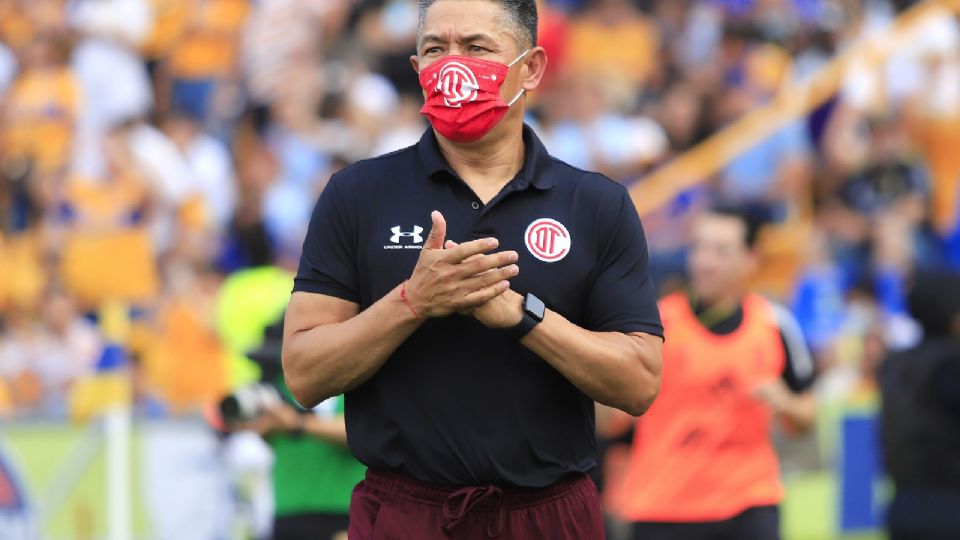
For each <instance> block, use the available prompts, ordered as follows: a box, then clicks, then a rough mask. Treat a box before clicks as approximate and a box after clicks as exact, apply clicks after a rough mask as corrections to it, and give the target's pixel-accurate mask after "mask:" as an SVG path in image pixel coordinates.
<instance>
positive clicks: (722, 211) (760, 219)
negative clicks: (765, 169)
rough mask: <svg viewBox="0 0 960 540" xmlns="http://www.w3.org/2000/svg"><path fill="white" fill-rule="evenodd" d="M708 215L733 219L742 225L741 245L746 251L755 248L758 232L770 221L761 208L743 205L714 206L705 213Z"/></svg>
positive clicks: (767, 213)
mask: <svg viewBox="0 0 960 540" xmlns="http://www.w3.org/2000/svg"><path fill="white" fill-rule="evenodd" d="M707 213H708V214H713V215H716V216H723V217H728V218H734V219H736V220H738V221H740V222H741V223H743V231H744V233H743V243H744V244H745V245H746V246H747V248H748V249H751V250H752V249H754V248H755V247H757V240H758V239H759V238H760V231H761V230H762V229H763V226H764V225H766V224H767V222H769V221H770V216H769V212H767V211H765V210H764V209H762V208H759V207H758V208H754V207H751V206H745V205H735V204H725V203H722V204H716V205H714V206H712V207H710V209H709V210H708V211H707Z"/></svg>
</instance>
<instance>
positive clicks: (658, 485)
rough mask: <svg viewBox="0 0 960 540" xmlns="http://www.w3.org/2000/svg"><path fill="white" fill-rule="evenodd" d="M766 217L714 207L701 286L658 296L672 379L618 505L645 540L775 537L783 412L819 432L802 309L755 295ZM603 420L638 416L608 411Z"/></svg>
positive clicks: (640, 440) (648, 422) (695, 271)
mask: <svg viewBox="0 0 960 540" xmlns="http://www.w3.org/2000/svg"><path fill="white" fill-rule="evenodd" d="M758 229H759V223H758V222H757V221H756V220H755V219H752V218H751V217H749V215H748V214H744V213H742V212H741V211H739V210H736V209H728V208H715V209H713V210H710V211H708V212H706V213H705V214H704V215H702V216H701V217H700V218H699V219H698V220H697V223H696V224H695V226H694V228H693V235H692V248H691V254H690V259H689V273H690V281H691V289H690V292H689V293H684V292H678V293H674V294H671V295H670V296H667V297H666V298H664V299H663V300H661V302H660V310H661V313H662V314H663V321H664V330H665V332H666V333H667V336H666V341H665V344H664V378H663V387H662V388H661V390H660V396H659V397H658V398H657V401H656V402H655V403H654V404H653V406H652V407H651V408H650V410H649V411H648V412H647V413H646V414H645V415H644V416H642V417H641V418H640V419H639V420H637V421H636V427H635V435H634V444H633V451H632V454H631V457H630V463H629V465H628V466H627V470H626V472H625V473H624V477H623V479H622V485H621V486H620V487H619V488H618V494H617V495H618V496H617V497H615V498H616V502H615V505H614V507H613V508H614V510H615V511H616V512H618V513H619V514H620V515H621V516H622V517H623V518H624V519H626V520H628V521H632V522H634V523H635V525H634V530H633V538H635V539H636V540H668V539H675V538H683V539H684V540H774V539H777V538H779V537H780V520H779V508H778V506H779V503H780V501H781V500H782V498H783V487H782V485H781V483H780V477H779V463H778V459H777V456H776V453H775V452H774V449H773V445H772V442H771V428H772V421H773V420H774V419H779V420H782V421H783V422H784V423H785V425H786V426H787V427H788V429H789V430H791V431H792V432H803V431H806V430H807V429H809V428H810V427H811V426H812V424H813V421H814V414H815V404H814V401H813V395H812V393H811V392H810V387H811V384H812V382H813V374H814V373H813V363H812V361H811V359H810V356H809V353H808V351H807V349H806V345H805V343H804V340H803V335H802V333H801V332H800V328H799V326H798V325H797V323H796V321H795V320H794V318H793V316H792V315H791V314H790V313H789V312H788V311H787V310H786V309H785V308H783V307H781V306H779V305H776V304H773V303H771V302H770V301H768V300H766V299H764V298H763V297H761V296H759V295H757V294H754V293H750V292H749V291H748V289H747V283H748V280H749V278H750V276H751V274H752V273H753V272H754V271H755V269H756V263H757V260H756V258H755V257H756V253H755V252H754V250H755V246H756V244H755V242H756V238H757V233H758ZM598 415H599V419H598V423H599V425H600V428H601V429H603V430H604V431H607V432H608V433H609V426H610V424H615V423H621V424H623V423H625V425H629V423H631V422H632V421H633V419H631V418H629V417H625V416H624V415H622V414H618V413H616V412H615V411H613V410H611V409H609V408H605V407H604V408H600V410H599V411H598Z"/></svg>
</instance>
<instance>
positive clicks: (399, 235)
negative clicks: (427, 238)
mask: <svg viewBox="0 0 960 540" xmlns="http://www.w3.org/2000/svg"><path fill="white" fill-rule="evenodd" d="M390 233H391V234H390V242H391V243H389V244H384V246H383V249H423V246H422V245H420V244H423V234H422V233H423V227H421V226H419V225H414V226H413V230H412V231H404V230H403V229H401V228H400V226H399V225H397V226H395V227H390Z"/></svg>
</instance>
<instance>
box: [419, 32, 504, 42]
mask: <svg viewBox="0 0 960 540" xmlns="http://www.w3.org/2000/svg"><path fill="white" fill-rule="evenodd" d="M457 41H459V42H460V43H471V42H474V41H488V42H491V43H492V42H494V39H493V36H491V35H490V34H483V33H477V34H469V35H466V36H463V37H461V38H459V39H458V40H457ZM427 42H432V43H446V42H447V39H446V38H445V37H444V36H441V35H439V34H424V35H423V37H422V38H421V39H420V43H421V44H424V43H427Z"/></svg>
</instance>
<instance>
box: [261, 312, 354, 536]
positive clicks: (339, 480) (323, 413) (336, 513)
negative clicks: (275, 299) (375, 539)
mask: <svg viewBox="0 0 960 540" xmlns="http://www.w3.org/2000/svg"><path fill="white" fill-rule="evenodd" d="M282 342H283V322H282V320H281V322H279V323H276V324H273V325H271V326H268V327H267V328H266V330H265V332H264V339H263V343H262V344H261V345H260V346H259V347H258V348H257V349H255V350H253V351H251V352H250V353H249V355H248V356H249V357H250V358H251V359H252V360H254V361H255V362H256V363H257V365H259V366H260V369H261V381H263V382H264V383H266V384H269V385H271V386H273V387H275V388H277V389H278V390H279V392H280V400H278V401H277V402H274V403H271V404H269V405H268V406H266V407H265V408H264V410H263V411H262V413H261V414H259V415H258V416H257V417H256V418H253V419H252V420H250V421H248V422H246V423H244V424H243V425H242V427H243V428H244V429H249V430H252V431H254V432H256V433H257V434H259V435H260V436H261V437H263V438H264V440H266V441H267V443H268V444H269V445H270V447H271V448H272V449H273V453H274V462H273V489H274V499H275V508H274V516H275V517H274V522H273V535H272V538H273V540H314V539H316V540H330V539H337V538H342V537H344V536H345V535H346V532H347V528H348V527H349V510H350V495H351V493H352V492H353V488H354V486H356V485H357V483H358V482H360V481H361V480H363V475H364V471H365V468H364V467H363V465H361V464H360V463H359V462H357V460H356V458H354V457H353V455H351V454H350V450H349V449H348V448H347V428H346V424H345V423H344V418H343V396H336V397H333V398H330V399H327V400H325V401H323V402H322V403H320V404H318V405H316V406H315V407H313V409H312V410H305V409H303V408H302V407H301V406H300V405H299V404H297V402H296V400H295V399H294V398H293V395H292V394H291V393H290V389H289V388H288V387H287V385H286V382H285V381H284V378H283V369H282V366H281V364H280V356H281V355H280V352H281V349H282V345H283V343H282ZM338 535H339V536H338Z"/></svg>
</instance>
